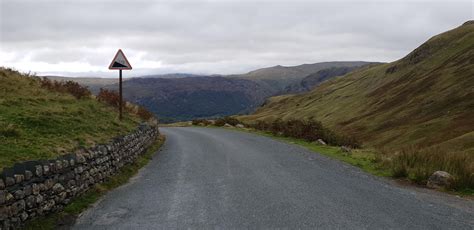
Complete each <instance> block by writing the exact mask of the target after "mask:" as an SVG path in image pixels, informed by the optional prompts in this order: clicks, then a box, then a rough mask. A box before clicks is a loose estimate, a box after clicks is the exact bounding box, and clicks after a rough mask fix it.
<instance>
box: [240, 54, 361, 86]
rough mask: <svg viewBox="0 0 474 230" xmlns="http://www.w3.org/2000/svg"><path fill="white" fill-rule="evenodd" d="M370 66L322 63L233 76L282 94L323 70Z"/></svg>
mask: <svg viewBox="0 0 474 230" xmlns="http://www.w3.org/2000/svg"><path fill="white" fill-rule="evenodd" d="M365 64H368V63H367V62H361V61H354V62H320V63H314V64H303V65H297V66H281V65H278V66H273V67H268V68H262V69H257V70H254V71H251V72H249V73H246V74H241V75H233V76H232V77H238V78H243V79H249V80H253V81H256V82H258V83H260V84H263V85H266V87H269V88H271V89H273V90H274V92H275V93H280V92H281V91H283V90H285V88H286V87H287V86H289V85H292V84H298V83H299V82H300V81H301V80H302V79H303V78H305V77H306V76H308V75H310V74H313V73H316V72H318V71H320V70H323V69H328V68H333V67H355V66H362V65H365Z"/></svg>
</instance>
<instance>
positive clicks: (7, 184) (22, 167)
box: [0, 124, 159, 229]
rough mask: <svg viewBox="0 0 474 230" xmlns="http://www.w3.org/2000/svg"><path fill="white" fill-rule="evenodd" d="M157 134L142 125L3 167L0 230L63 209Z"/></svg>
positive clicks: (155, 129) (141, 150)
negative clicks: (84, 145) (102, 141)
mask: <svg viewBox="0 0 474 230" xmlns="http://www.w3.org/2000/svg"><path fill="white" fill-rule="evenodd" d="M158 135H159V131H158V127H157V126H152V125H148V124H141V125H140V126H139V127H138V129H137V130H135V131H134V132H132V133H130V134H128V135H125V136H121V137H117V138H115V139H113V140H112V141H111V142H110V143H108V144H104V145H97V146H95V147H92V148H89V149H83V150H80V151H77V152H75V153H72V154H68V155H63V156H60V157H58V158H56V159H54V160H40V161H27V162H23V163H18V164H15V165H14V166H13V167H12V168H5V169H4V170H3V172H2V174H1V177H0V229H14V228H18V227H20V226H22V224H23V223H24V222H25V221H27V220H29V219H32V218H35V217H37V216H42V215H45V214H47V213H50V212H57V211H60V210H62V209H63V207H64V206H65V205H67V204H68V203H69V202H71V200H72V198H74V197H77V196H79V195H81V194H83V193H85V192H86V191H87V190H89V188H91V187H93V186H94V185H96V184H98V183H101V182H103V181H104V180H105V179H107V177H110V176H111V175H114V174H116V173H117V172H118V170H119V169H120V168H121V167H122V166H124V165H126V164H130V163H132V162H134V161H135V160H136V158H137V157H138V156H139V155H140V154H142V153H144V152H145V151H146V149H147V148H148V147H149V146H150V145H151V144H152V143H153V142H154V140H156V138H157V137H158Z"/></svg>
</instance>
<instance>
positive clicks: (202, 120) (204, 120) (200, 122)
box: [191, 119, 211, 126]
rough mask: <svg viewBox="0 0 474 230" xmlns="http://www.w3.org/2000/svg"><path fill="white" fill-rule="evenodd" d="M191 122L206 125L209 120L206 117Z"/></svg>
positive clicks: (208, 123)
mask: <svg viewBox="0 0 474 230" xmlns="http://www.w3.org/2000/svg"><path fill="white" fill-rule="evenodd" d="M191 123H192V124H193V125H204V126H208V125H210V124H211V122H210V121H208V120H206V119H195V120H193V121H192V122H191Z"/></svg>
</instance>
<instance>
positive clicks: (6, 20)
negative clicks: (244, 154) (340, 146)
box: [0, 0, 474, 76]
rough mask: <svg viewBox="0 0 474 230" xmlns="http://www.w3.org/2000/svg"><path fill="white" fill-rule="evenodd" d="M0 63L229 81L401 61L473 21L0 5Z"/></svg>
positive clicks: (231, 7) (173, 5)
mask: <svg viewBox="0 0 474 230" xmlns="http://www.w3.org/2000/svg"><path fill="white" fill-rule="evenodd" d="M0 2H1V4H0V10H1V12H0V25H1V31H0V43H1V46H0V66H7V67H14V68H16V69H18V70H21V71H24V72H28V71H31V72H37V73H39V74H56V75H67V76H116V75H117V73H116V71H109V70H108V69H107V67H108V65H109V63H110V61H111V59H112V58H113V56H114V54H115V52H116V51H117V49H118V48H121V49H122V50H123V51H124V53H125V54H126V55H127V57H128V59H129V61H130V63H131V64H132V66H133V68H134V69H133V70H132V71H130V72H127V73H126V75H127V76H138V75H143V74H159V73H171V72H180V73H196V74H232V73H244V72H248V71H250V70H253V69H256V68H261V67H267V66H274V65H285V66H288V65H298V64H303V63H315V62H322V61H344V60H345V61H347V60H351V61H355V60H362V61H383V62H390V61H394V60H397V59H399V58H401V57H403V56H404V55H406V54H407V53H408V52H410V51H411V50H413V49H414V48H416V47H417V46H419V45H420V44H421V43H423V42H424V41H426V40H427V39H429V38H430V37H431V36H433V35H436V34H438V33H441V32H444V31H446V30H449V29H452V28H454V27H457V26H459V25H461V24H462V23H463V22H465V21H467V20H470V19H472V18H473V11H474V6H473V1H472V0H465V1H456V0H455V1H450V0H446V1H436V0H435V1H416V2H415V1H396V0H391V1H342V0H338V1H294V0H293V1H291V0H288V1H259V2H255V1H242V0H234V1H225V0H224V1H131V0H129V1H118V0H110V1H106V0H90V1H89V0H83V1H81V0H0Z"/></svg>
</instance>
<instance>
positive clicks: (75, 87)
mask: <svg viewBox="0 0 474 230" xmlns="http://www.w3.org/2000/svg"><path fill="white" fill-rule="evenodd" d="M40 85H41V87H42V88H45V89H48V90H51V91H56V92H60V93H69V94H71V95H72V96H74V97H75V98H77V99H81V98H85V97H89V96H90V95H91V92H90V91H89V89H87V87H84V86H82V85H80V84H79V83H77V82H74V81H52V80H50V79H49V78H42V79H40Z"/></svg>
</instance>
